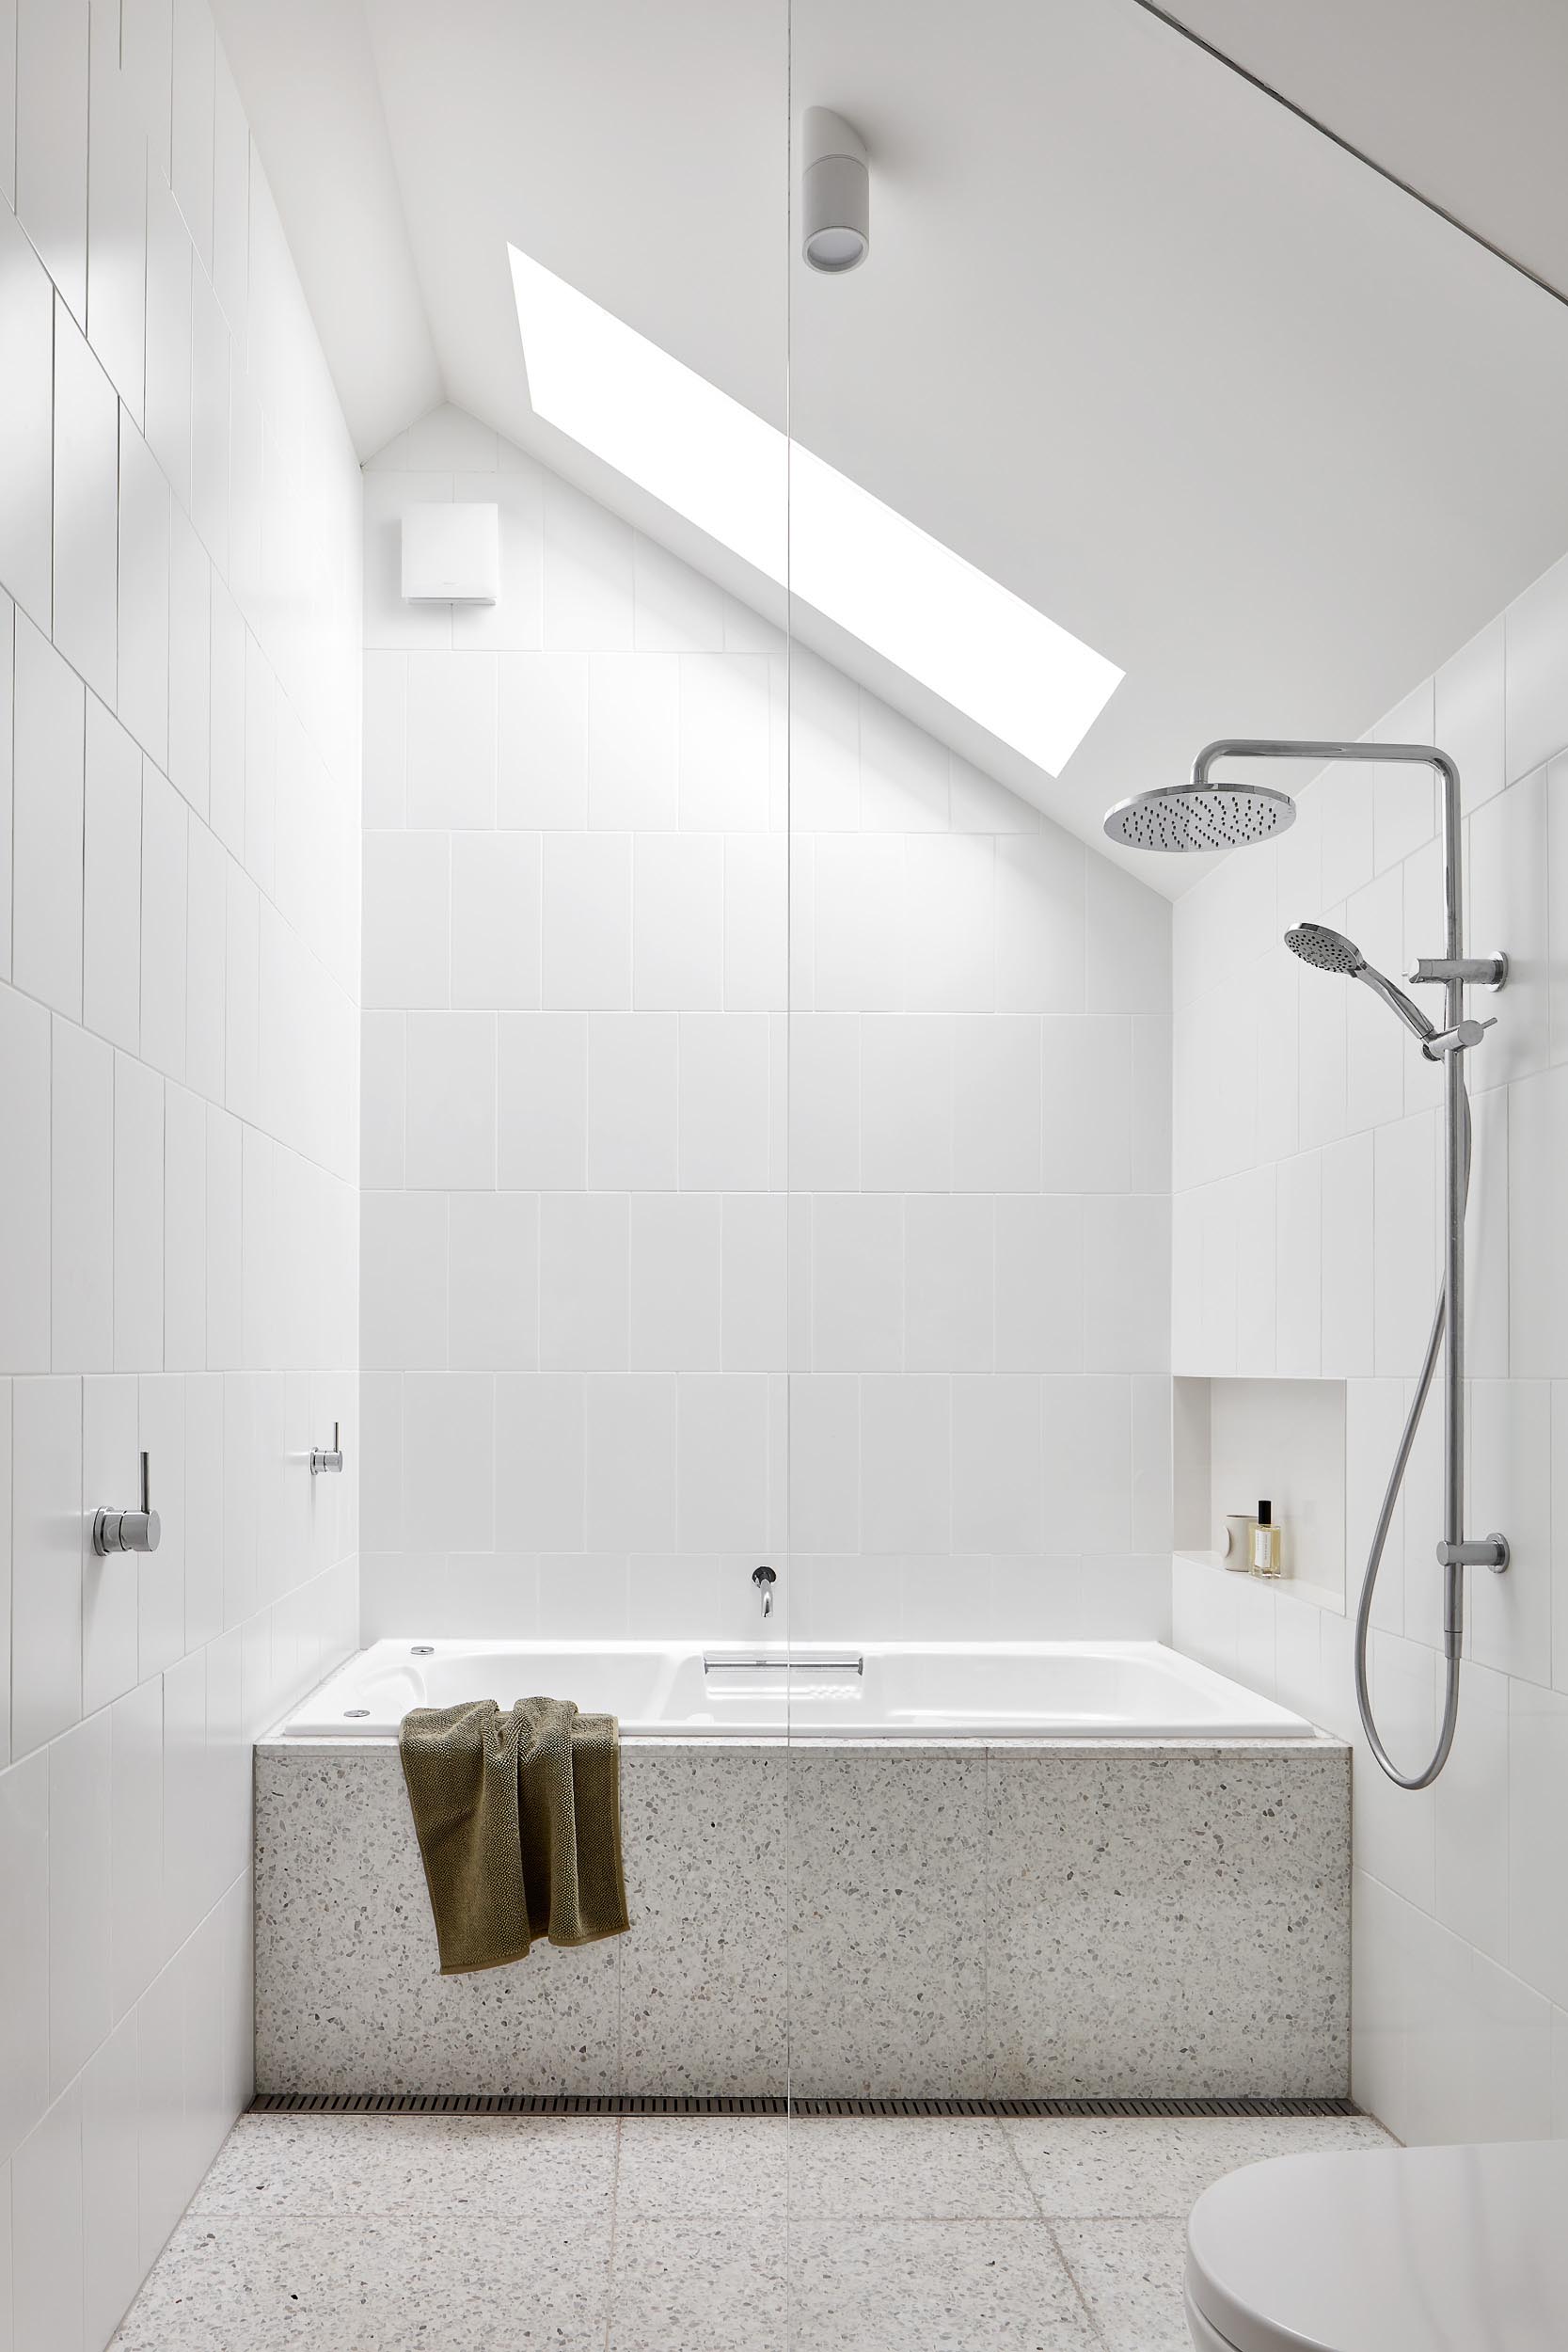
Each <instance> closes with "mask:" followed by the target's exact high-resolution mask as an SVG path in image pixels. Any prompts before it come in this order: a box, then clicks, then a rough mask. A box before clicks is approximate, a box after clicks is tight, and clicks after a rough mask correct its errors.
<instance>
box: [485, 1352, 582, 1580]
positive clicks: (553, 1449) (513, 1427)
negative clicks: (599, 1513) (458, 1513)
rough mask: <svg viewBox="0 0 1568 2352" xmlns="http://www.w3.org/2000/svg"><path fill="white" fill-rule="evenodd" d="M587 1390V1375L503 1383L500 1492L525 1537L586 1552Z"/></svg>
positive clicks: (512, 1378) (504, 1379)
mask: <svg viewBox="0 0 1568 2352" xmlns="http://www.w3.org/2000/svg"><path fill="white" fill-rule="evenodd" d="M586 1427H587V1422H586V1387H585V1383H584V1381H583V1379H582V1376H581V1375H580V1374H564V1375H548V1374H545V1375H534V1374H529V1375H501V1376H500V1377H499V1379H498V1380H497V1382H496V1494H497V1500H498V1511H497V1518H498V1522H499V1520H500V1518H501V1514H502V1508H504V1512H505V1515H506V1519H507V1522H508V1523H509V1524H510V1525H512V1526H514V1527H515V1530H516V1532H517V1536H518V1540H519V1541H521V1542H523V1543H525V1544H527V1545H528V1546H529V1547H530V1548H532V1549H540V1550H550V1551H580V1550H581V1549H582V1545H583V1536H584V1518H583V1514H584V1505H585V1489H584V1463H585V1459H586V1445H587V1438H586Z"/></svg>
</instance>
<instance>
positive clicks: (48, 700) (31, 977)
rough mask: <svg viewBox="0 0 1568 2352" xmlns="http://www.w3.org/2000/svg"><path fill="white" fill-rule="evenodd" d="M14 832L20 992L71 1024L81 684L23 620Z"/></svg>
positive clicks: (75, 1007)
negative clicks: (39, 1000)
mask: <svg viewBox="0 0 1568 2352" xmlns="http://www.w3.org/2000/svg"><path fill="white" fill-rule="evenodd" d="M15 723H16V750H15V781H14V809H13V826H14V840H13V846H12V856H13V861H14V873H15V887H16V911H15V916H14V921H13V928H12V934H11V970H12V972H13V974H14V976H15V978H16V983H17V986H18V987H19V988H24V989H25V990H26V991H27V993H28V994H29V995H32V996H41V997H42V998H43V1000H44V1002H45V1003H46V1004H50V1005H53V1006H54V1007H55V1009H56V1011H59V1012H64V1013H69V1014H70V1016H71V1019H72V1020H73V1021H77V1020H80V1019H81V1015H82V798H83V767H84V758H85V753H84V748H83V746H84V727H85V719H84V708H83V693H82V687H81V683H80V681H79V680H78V679H77V678H76V677H75V676H74V675H72V673H71V670H70V669H69V668H68V667H67V665H66V663H65V662H64V661H62V660H61V659H60V657H59V655H58V654H57V653H56V652H55V649H54V647H53V646H52V645H51V644H48V642H47V641H46V640H45V639H44V638H42V637H40V634H39V632H38V630H37V629H35V628H34V627H33V626H32V623H31V622H30V621H28V620H27V619H25V618H24V615H23V614H22V613H20V612H19V613H18V614H17V617H16V720H15Z"/></svg>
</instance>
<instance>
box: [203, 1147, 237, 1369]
mask: <svg viewBox="0 0 1568 2352" xmlns="http://www.w3.org/2000/svg"><path fill="white" fill-rule="evenodd" d="M206 1236H207V1280H206V1295H207V1344H206V1355H205V1358H204V1360H205V1362H206V1363H207V1365H208V1366H209V1367H210V1369H212V1370H213V1371H214V1372H222V1371H234V1370H237V1369H238V1367H239V1364H240V1360H241V1345H240V1312H241V1272H240V1269H241V1232H240V1124H239V1121H238V1120H235V1119H231V1118H230V1115H229V1113H228V1112H227V1111H223V1110H219V1109H217V1108H216V1107H215V1106H214V1105H211V1104H209V1106H208V1111H207V1215H206Z"/></svg>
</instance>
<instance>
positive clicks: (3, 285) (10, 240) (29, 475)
mask: <svg viewBox="0 0 1568 2352" xmlns="http://www.w3.org/2000/svg"><path fill="white" fill-rule="evenodd" d="M0 343H3V344H4V345H5V350H6V366H5V369H4V371H3V373H0V448H4V450H5V452H6V463H5V466H4V467H3V468H0V581H4V583H5V585H6V587H7V588H8V591H9V592H10V594H11V595H12V596H14V597H15V598H16V601H17V603H18V604H20V605H22V606H23V607H24V609H25V610H26V611H27V612H29V613H31V615H32V617H33V619H34V620H35V621H36V622H37V624H38V626H39V627H40V628H41V629H44V630H47V628H48V627H49V621H50V595H51V585H50V583H51V534H52V521H51V516H52V496H53V482H54V473H53V469H54V381H55V294H54V289H53V287H52V286H51V285H50V282H49V278H48V274H47V272H46V271H45V270H44V269H43V268H42V266H41V264H40V262H39V258H38V255H37V254H36V253H35V252H34V251H33V248H32V246H30V245H29V244H28V242H27V239H26V237H25V236H24V233H23V230H22V229H21V226H20V224H19V223H18V222H17V221H16V220H14V219H13V218H12V216H11V214H10V213H9V211H8V210H7V209H4V208H0Z"/></svg>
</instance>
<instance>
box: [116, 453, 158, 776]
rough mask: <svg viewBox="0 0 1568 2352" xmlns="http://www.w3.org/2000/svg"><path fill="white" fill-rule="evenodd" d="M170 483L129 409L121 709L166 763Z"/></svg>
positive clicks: (123, 471)
mask: <svg viewBox="0 0 1568 2352" xmlns="http://www.w3.org/2000/svg"><path fill="white" fill-rule="evenodd" d="M168 532H169V522H168V485H167V483H166V481H165V479H164V476H163V474H162V473H161V472H160V470H159V468H158V463H157V460H156V459H155V458H154V457H153V455H152V453H151V451H150V448H149V447H148V444H147V443H146V442H145V441H144V440H143V439H142V437H141V435H140V434H139V433H138V432H137V431H136V429H135V425H134V424H133V423H132V422H131V421H130V419H129V418H128V417H127V416H126V415H125V414H124V412H123V410H122V411H121V414H120V423H119V699H118V701H117V703H116V706H115V707H116V708H117V710H118V711H119V717H120V720H121V722H122V723H123V724H124V725H125V726H127V727H129V728H130V730H131V733H132V734H133V735H134V736H135V739H136V740H137V742H138V743H139V744H140V745H141V747H142V749H143V751H144V752H146V753H147V754H148V755H149V757H150V758H151V759H154V760H156V761H158V762H159V763H160V764H162V762H163V761H164V760H166V758H167V756H168Z"/></svg>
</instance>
